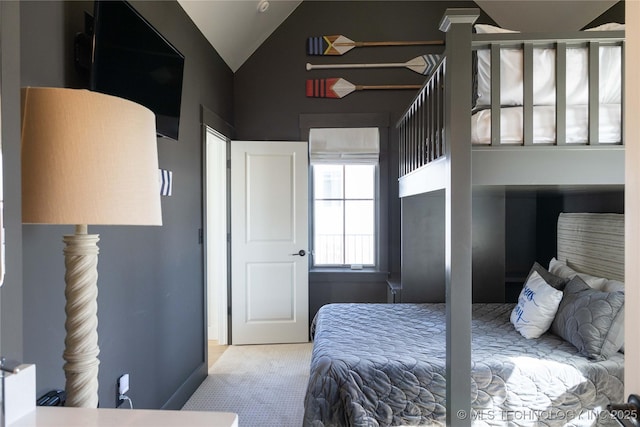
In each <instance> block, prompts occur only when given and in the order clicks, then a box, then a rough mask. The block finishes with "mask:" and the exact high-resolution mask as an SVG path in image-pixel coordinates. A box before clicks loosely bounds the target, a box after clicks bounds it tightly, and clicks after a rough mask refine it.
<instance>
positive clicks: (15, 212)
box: [0, 2, 23, 360]
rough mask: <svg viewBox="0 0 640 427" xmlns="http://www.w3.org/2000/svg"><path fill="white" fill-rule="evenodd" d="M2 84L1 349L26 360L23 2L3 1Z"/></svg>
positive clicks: (0, 33)
mask: <svg viewBox="0 0 640 427" xmlns="http://www.w3.org/2000/svg"><path fill="white" fill-rule="evenodd" d="M0 43H1V45H0V55H1V56H0V68H1V75H0V83H1V84H2V88H0V89H1V92H2V106H1V108H0V111H2V118H1V122H2V136H1V137H2V162H3V169H2V173H3V185H4V227H5V233H6V234H5V242H6V248H5V250H6V258H5V261H6V274H5V278H4V285H3V286H2V288H0V298H1V299H0V304H1V306H0V315H1V316H0V337H1V338H2V340H1V341H0V351H1V353H0V354H2V355H3V356H5V357H7V358H11V359H15V360H23V333H22V329H23V328H22V324H23V322H22V313H23V309H22V305H23V304H22V301H23V298H22V219H21V215H22V213H21V202H20V200H21V195H20V179H19V177H20V166H19V165H20V5H19V3H18V2H0Z"/></svg>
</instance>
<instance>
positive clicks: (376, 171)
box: [309, 161, 380, 270]
mask: <svg viewBox="0 0 640 427" xmlns="http://www.w3.org/2000/svg"><path fill="white" fill-rule="evenodd" d="M327 164H331V165H341V166H343V167H344V166H349V165H358V164H359V163H358V162H352V163H350V162H342V163H327ZM368 164H369V165H370V166H373V199H348V198H346V194H345V179H344V177H345V176H346V174H345V173H344V171H345V170H344V169H343V181H342V188H343V189H342V198H341V199H337V198H336V199H316V197H315V193H314V189H315V174H314V172H313V168H314V166H316V165H312V164H310V165H309V180H310V186H309V189H310V191H309V201H310V203H309V212H311V213H310V215H309V224H310V227H309V228H310V234H309V243H310V247H311V248H313V250H312V251H311V258H310V259H311V260H310V266H311V269H326V268H334V269H336V268H337V269H342V268H344V269H349V270H356V269H354V268H353V266H354V265H360V264H346V263H343V264H316V261H315V202H316V200H336V201H337V200H340V201H342V202H343V204H346V202H347V201H348V200H373V239H374V243H373V264H362V268H363V269H365V268H366V269H369V270H376V269H377V265H378V261H379V259H378V253H379V252H380V248H379V247H378V244H379V241H380V239H379V238H378V232H379V230H380V227H379V226H378V222H379V220H378V218H379V216H380V213H379V212H380V201H379V194H380V191H379V189H380V162H379V161H378V162H376V163H373V162H372V163H368ZM345 210H346V208H345V205H343V208H342V216H343V218H342V220H343V232H342V237H343V240H344V236H345V235H346V234H347V233H346V229H344V228H345V227H344V225H345V224H344V221H345V218H344V215H345ZM345 250H346V244H345V243H344V242H343V259H344V258H345V254H344V251H345Z"/></svg>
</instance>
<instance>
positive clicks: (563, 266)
mask: <svg viewBox="0 0 640 427" xmlns="http://www.w3.org/2000/svg"><path fill="white" fill-rule="evenodd" d="M549 272H550V273H553V274H555V275H556V276H560V277H564V278H565V279H573V278H574V277H575V276H576V275H578V276H580V278H581V279H582V280H584V282H585V283H586V284H587V285H589V286H590V287H592V288H593V289H596V290H598V291H601V290H602V289H603V287H604V285H605V284H606V283H607V281H608V280H607V279H605V278H604V277H596V276H592V275H590V274H587V273H580V272H578V271H576V270H574V269H573V268H571V267H569V266H568V265H567V263H566V262H565V261H558V260H557V259H555V258H551V261H550V262H549Z"/></svg>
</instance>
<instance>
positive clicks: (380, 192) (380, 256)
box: [299, 113, 390, 282]
mask: <svg viewBox="0 0 640 427" xmlns="http://www.w3.org/2000/svg"><path fill="white" fill-rule="evenodd" d="M299 123H300V137H301V139H302V140H304V141H309V132H310V130H311V129H312V128H360V127H376V128H378V132H379V136H380V155H379V159H378V163H377V167H376V183H375V191H376V193H375V214H374V215H375V236H376V242H375V255H374V256H375V267H364V266H363V268H362V270H352V269H351V268H350V266H344V267H343V266H339V267H335V266H327V267H325V266H314V265H313V262H312V257H313V254H311V256H310V257H309V259H308V262H309V273H310V276H309V277H310V280H313V281H319V282H323V281H335V280H346V278H347V277H356V276H357V277H362V278H363V279H364V278H365V277H367V278H368V279H364V280H373V278H374V277H378V276H379V277H380V278H381V280H384V279H385V278H386V277H387V275H388V272H389V202H388V197H389V196H388V195H389V170H390V159H389V151H388V145H389V132H390V129H389V126H390V120H389V115H388V114H387V113H340V114H337V113H336V114H334V113H328V114H301V115H300V116H299ZM309 178H310V179H309V195H310V197H309V239H310V240H309V244H310V246H309V247H310V248H313V221H314V211H313V200H314V198H313V182H312V178H313V177H312V171H311V168H309ZM349 280H352V279H349Z"/></svg>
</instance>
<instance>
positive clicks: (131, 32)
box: [91, 0, 184, 140]
mask: <svg viewBox="0 0 640 427" xmlns="http://www.w3.org/2000/svg"><path fill="white" fill-rule="evenodd" d="M93 37H94V38H93V53H92V63H91V89H92V90H94V91H97V92H102V93H106V94H109V95H114V96H119V97H121V98H126V99H129V100H131V101H134V102H137V103H138V104H141V105H144V106H145V107H147V108H149V109H150V110H151V111H153V112H154V113H155V115H156V132H157V134H158V135H160V136H163V137H167V138H172V139H175V140H177V139H178V127H179V123H180V103H181V98H182V73H183V69H184V56H182V54H181V53H180V52H179V51H178V50H177V49H176V48H175V47H173V46H172V45H171V43H169V42H168V41H167V40H166V39H165V38H164V37H163V36H162V35H161V34H160V33H159V32H158V31H157V30H156V29H155V28H153V26H152V25H151V24H150V23H149V22H148V21H147V20H146V19H144V18H143V17H142V16H141V15H140V14H139V13H138V12H137V11H136V10H135V9H134V8H133V7H132V6H131V5H129V4H128V3H127V2H126V1H113V0H108V1H100V0H97V1H96V2H95V9H94V31H93Z"/></svg>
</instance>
